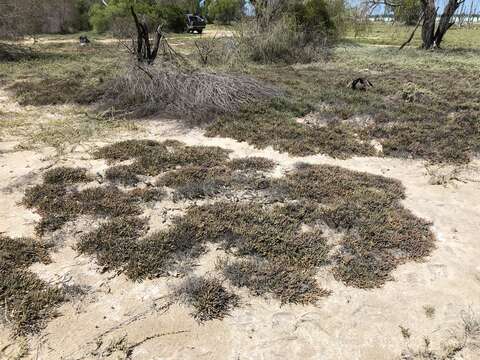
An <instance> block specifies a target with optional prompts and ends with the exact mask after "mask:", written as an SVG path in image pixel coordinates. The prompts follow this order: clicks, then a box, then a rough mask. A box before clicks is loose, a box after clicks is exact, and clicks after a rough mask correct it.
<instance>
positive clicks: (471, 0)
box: [347, 0, 480, 14]
mask: <svg viewBox="0 0 480 360" xmlns="http://www.w3.org/2000/svg"><path fill="white" fill-rule="evenodd" d="M347 1H349V0H347ZM360 1H361V0H350V1H349V2H350V3H351V4H358V3H360ZM446 2H447V0H437V1H436V3H437V6H438V7H439V8H440V9H439V11H441V10H442V9H443V7H444V6H445V3H446ZM472 4H474V5H473V7H474V8H476V10H477V13H479V12H480V0H465V8H466V11H467V12H468V11H470V6H471V5H472ZM382 13H383V7H378V9H377V10H376V11H375V14H382Z"/></svg>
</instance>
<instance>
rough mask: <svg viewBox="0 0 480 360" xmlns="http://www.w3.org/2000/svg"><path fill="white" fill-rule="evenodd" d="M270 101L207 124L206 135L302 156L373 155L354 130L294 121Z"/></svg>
mask: <svg viewBox="0 0 480 360" xmlns="http://www.w3.org/2000/svg"><path fill="white" fill-rule="evenodd" d="M276 106H277V105H276V104H274V103H270V104H266V105H263V106H256V107H255V108H250V109H243V110H242V111H240V112H238V113H236V114H235V115H234V116H233V115H232V116H224V117H221V118H219V119H217V120H216V121H215V122H214V123H213V124H211V125H209V126H208V127H207V132H206V135H207V136H223V137H231V138H234V139H236V140H238V141H248V142H249V143H251V144H253V145H255V146H257V147H259V148H266V147H267V146H273V148H274V149H275V150H278V151H281V152H288V153H290V154H292V155H298V156H306V155H313V154H318V153H324V154H328V155H331V156H334V157H339V158H345V157H349V156H352V155H354V154H355V155H374V154H375V151H374V149H373V147H372V146H370V145H369V144H367V143H365V142H363V141H362V139H360V138H359V137H358V136H357V133H356V131H355V130H354V129H350V128H348V127H347V126H343V125H329V126H328V127H323V128H307V127H305V126H304V125H302V124H299V123H297V122H296V121H295V120H294V118H293V117H294V114H293V113H291V110H290V109H280V110H277V109H275V107H276Z"/></svg>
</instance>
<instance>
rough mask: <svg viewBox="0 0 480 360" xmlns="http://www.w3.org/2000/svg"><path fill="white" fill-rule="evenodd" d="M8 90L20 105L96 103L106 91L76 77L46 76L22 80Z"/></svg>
mask: <svg viewBox="0 0 480 360" xmlns="http://www.w3.org/2000/svg"><path fill="white" fill-rule="evenodd" d="M8 90H10V91H12V92H13V93H14V94H15V97H16V98H17V100H18V102H19V104H20V105H34V106H40V105H59V104H66V103H75V104H83V105H88V104H91V103H94V102H96V101H97V100H98V98H99V97H100V96H101V95H102V94H103V93H104V91H105V90H104V89H103V88H102V87H99V86H97V88H93V87H92V85H91V84H88V83H87V84H84V83H82V81H80V80H78V79H76V78H46V79H41V80H37V81H21V82H17V83H14V84H13V85H11V86H10V87H9V88H8Z"/></svg>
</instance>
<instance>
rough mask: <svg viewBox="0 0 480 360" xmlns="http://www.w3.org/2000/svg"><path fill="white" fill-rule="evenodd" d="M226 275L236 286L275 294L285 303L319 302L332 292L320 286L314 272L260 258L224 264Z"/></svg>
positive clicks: (254, 291)
mask: <svg viewBox="0 0 480 360" xmlns="http://www.w3.org/2000/svg"><path fill="white" fill-rule="evenodd" d="M221 266H222V272H223V274H224V276H225V277H226V278H227V279H228V280H229V281H230V282H231V283H232V284H233V285H235V286H237V287H246V288H248V289H249V290H250V291H251V292H252V293H253V294H254V295H265V294H267V293H270V294H272V295H273V296H274V297H275V298H277V299H279V300H280V302H281V303H282V304H285V303H300V304H309V303H315V302H317V301H318V300H319V299H320V298H321V297H324V296H328V295H329V294H330V292H329V291H328V290H325V289H322V288H320V287H319V286H318V284H317V282H316V281H315V279H314V275H315V274H314V272H312V271H308V270H303V271H299V270H298V269H296V268H293V269H292V268H289V267H285V266H284V264H281V263H280V264H277V263H270V262H265V261H262V260H258V259H253V260H237V261H233V262H225V263H223V264H221Z"/></svg>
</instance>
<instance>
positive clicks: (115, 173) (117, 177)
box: [105, 165, 140, 186]
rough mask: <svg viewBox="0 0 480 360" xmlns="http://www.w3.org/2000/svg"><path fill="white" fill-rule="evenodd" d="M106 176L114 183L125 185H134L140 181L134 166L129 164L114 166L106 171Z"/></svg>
mask: <svg viewBox="0 0 480 360" xmlns="http://www.w3.org/2000/svg"><path fill="white" fill-rule="evenodd" d="M105 177H106V179H107V180H108V181H110V182H112V183H115V184H121V185H125V186H134V185H136V184H138V182H139V181H140V178H139V177H138V176H137V174H136V173H135V171H134V169H133V167H132V166H129V165H118V166H112V167H110V168H108V169H107V171H106V172H105Z"/></svg>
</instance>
